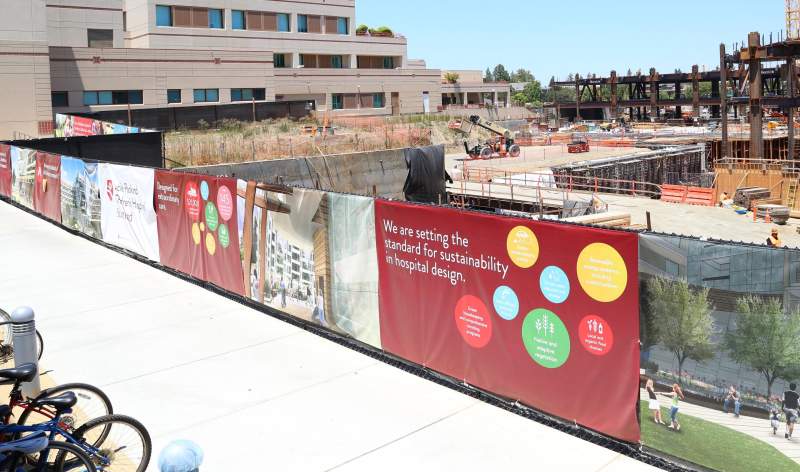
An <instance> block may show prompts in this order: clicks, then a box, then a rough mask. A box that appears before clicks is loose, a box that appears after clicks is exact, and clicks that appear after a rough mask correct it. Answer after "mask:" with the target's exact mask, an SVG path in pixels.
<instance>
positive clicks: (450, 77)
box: [444, 72, 461, 84]
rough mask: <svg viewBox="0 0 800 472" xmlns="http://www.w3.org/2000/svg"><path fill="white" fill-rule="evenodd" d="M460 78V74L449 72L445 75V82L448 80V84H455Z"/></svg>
mask: <svg viewBox="0 0 800 472" xmlns="http://www.w3.org/2000/svg"><path fill="white" fill-rule="evenodd" d="M460 77H461V76H460V75H458V72H447V73H446V74H444V80H446V81H447V83H448V84H454V83H456V82H458V79H459V78H460Z"/></svg>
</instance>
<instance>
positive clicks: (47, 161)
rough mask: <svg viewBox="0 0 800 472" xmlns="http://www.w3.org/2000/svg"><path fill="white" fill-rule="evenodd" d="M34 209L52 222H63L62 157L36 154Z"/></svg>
mask: <svg viewBox="0 0 800 472" xmlns="http://www.w3.org/2000/svg"><path fill="white" fill-rule="evenodd" d="M33 209H34V210H36V211H37V212H39V213H40V214H42V215H44V216H46V217H47V218H50V219H51V220H54V221H61V156H59V155H56V154H49V153H46V152H39V153H37V154H36V182H35V187H34V189H33Z"/></svg>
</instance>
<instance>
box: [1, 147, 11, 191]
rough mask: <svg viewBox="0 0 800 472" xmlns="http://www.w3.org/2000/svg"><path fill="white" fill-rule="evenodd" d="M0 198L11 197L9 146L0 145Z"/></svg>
mask: <svg viewBox="0 0 800 472" xmlns="http://www.w3.org/2000/svg"><path fill="white" fill-rule="evenodd" d="M0 196H4V197H10V196H11V146H9V145H7V144H0Z"/></svg>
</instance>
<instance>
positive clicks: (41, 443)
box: [0, 431, 50, 454]
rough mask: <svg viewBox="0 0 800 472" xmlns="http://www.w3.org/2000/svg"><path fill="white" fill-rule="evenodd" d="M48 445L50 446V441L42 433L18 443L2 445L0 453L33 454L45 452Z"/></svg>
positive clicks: (0, 444) (12, 442) (26, 437)
mask: <svg viewBox="0 0 800 472" xmlns="http://www.w3.org/2000/svg"><path fill="white" fill-rule="evenodd" d="M48 444H50V439H48V438H47V433H45V432H44V431H40V432H38V433H34V434H31V435H30V436H25V437H24V438H22V439H17V440H16V441H8V442H4V443H0V453H9V452H20V453H22V454H33V453H36V452H39V451H42V450H44V448H46V447H47V445H48Z"/></svg>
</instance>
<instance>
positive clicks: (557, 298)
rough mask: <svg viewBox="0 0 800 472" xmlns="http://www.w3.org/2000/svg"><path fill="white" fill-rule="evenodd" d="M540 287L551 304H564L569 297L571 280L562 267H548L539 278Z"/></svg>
mask: <svg viewBox="0 0 800 472" xmlns="http://www.w3.org/2000/svg"><path fill="white" fill-rule="evenodd" d="M539 287H540V288H541V290H542V295H544V298H546V299H547V300H548V301H550V302H551V303H556V304H558V303H564V302H565V301H566V300H567V298H568V297H569V278H567V274H566V273H564V271H563V270H561V268H560V267H556V266H549V267H546V268H545V269H544V270H543V271H542V275H540V276H539Z"/></svg>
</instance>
